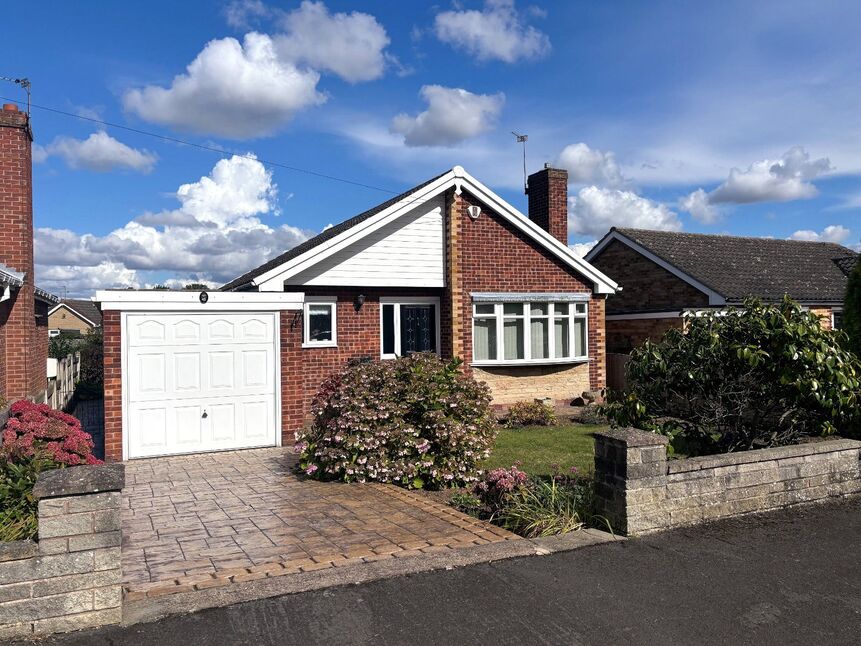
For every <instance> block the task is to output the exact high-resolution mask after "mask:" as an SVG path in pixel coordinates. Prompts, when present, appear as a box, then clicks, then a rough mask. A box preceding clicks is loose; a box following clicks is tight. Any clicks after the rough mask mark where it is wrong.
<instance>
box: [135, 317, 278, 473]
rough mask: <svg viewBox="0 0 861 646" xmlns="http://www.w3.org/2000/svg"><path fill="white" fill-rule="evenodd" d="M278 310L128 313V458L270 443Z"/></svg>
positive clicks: (273, 440)
mask: <svg viewBox="0 0 861 646" xmlns="http://www.w3.org/2000/svg"><path fill="white" fill-rule="evenodd" d="M277 316H278V314H271V313H265V314H256V313H235V312H232V313H223V314H219V313H215V314H209V313H207V314H197V313H195V314H173V313H170V314H168V313H158V312H154V313H148V314H128V315H127V318H126V328H125V339H126V344H125V353H126V356H125V363H126V371H125V374H126V375H127V376H128V378H127V383H126V384H124V386H125V390H126V392H127V408H126V419H127V433H128V457H129V458H141V457H148V456H154V455H171V454H177V453H196V452H200V451H219V450H225V449H239V448H250V447H259V446H274V445H275V444H276V433H277V422H276V419H277V410H276V402H277V398H276V381H277V379H276V375H277V366H278V362H277V355H276V333H277V325H276V321H277V318H276V317H277Z"/></svg>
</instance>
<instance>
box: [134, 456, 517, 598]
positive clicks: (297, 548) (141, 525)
mask: <svg viewBox="0 0 861 646" xmlns="http://www.w3.org/2000/svg"><path fill="white" fill-rule="evenodd" d="M295 463H296V457H295V456H294V455H293V454H292V452H291V451H290V450H289V449H281V448H279V449H254V450H247V451H231V452H225V453H208V454H202V455H194V456H183V457H165V458H156V459H148V460H135V461H131V462H128V463H127V466H126V488H125V489H124V490H123V555H122V556H123V575H124V580H125V584H124V588H125V594H126V599H127V600H135V599H141V598H143V597H154V596H160V595H164V594H171V593H176V592H187V591H191V590H202V589H206V588H212V587H216V586H222V585H227V584H230V583H241V582H245V581H252V580H255V579H261V578H265V577H267V576H280V575H286V574H292V573H298V572H308V571H313V570H320V569H325V568H331V567H343V566H346V565H355V564H359V563H367V562H372V561H379V560H383V559H392V558H404V557H408V556H418V555H421V554H426V553H434V552H440V551H446V550H452V549H459V548H467V547H471V546H474V545H482V544H485V543H492V542H498V541H506V540H516V539H517V538H518V537H517V536H515V535H514V534H511V533H509V532H506V531H505V530H503V529H500V528H498V527H495V526H493V525H490V524H488V523H484V522H481V521H478V520H476V519H474V518H471V517H469V516H466V515H464V514H461V513H459V512H456V511H454V510H453V509H451V508H450V507H447V506H446V505H444V504H441V503H439V502H436V501H434V500H430V499H428V498H427V497H425V496H423V495H421V494H419V493H414V492H409V491H405V490H403V489H400V488H398V487H394V486H389V485H378V484H364V485H361V484H351V485H345V484H340V483H322V482H316V481H312V480H304V479H302V478H300V477H298V476H297V475H295V474H294V473H293V468H294V465H295Z"/></svg>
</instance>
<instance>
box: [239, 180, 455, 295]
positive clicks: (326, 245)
mask: <svg viewBox="0 0 861 646" xmlns="http://www.w3.org/2000/svg"><path fill="white" fill-rule="evenodd" d="M456 168H457V167H455V169H456ZM455 169H452V170H450V171H449V172H447V173H446V174H445V175H443V176H442V177H440V178H439V179H437V180H436V181H434V182H432V183H431V184H428V185H427V186H425V187H423V188H420V189H419V190H417V191H415V192H414V193H411V194H410V195H408V196H407V197H405V198H404V199H403V200H401V201H400V202H397V203H395V204H392V205H391V206H390V207H388V208H387V209H384V210H382V211H380V212H379V213H377V214H375V215H373V216H372V217H370V218H368V219H367V220H365V221H364V222H360V223H359V224H357V225H355V226H353V227H350V228H349V229H347V230H346V231H344V232H343V233H341V234H339V235H337V236H335V237H334V238H332V239H330V240H326V242H323V243H321V244H319V245H317V246H316V247H314V248H313V249H309V250H308V251H306V252H305V253H303V254H301V255H299V256H297V257H295V258H292V259H291V260H288V261H287V262H285V263H284V264H283V265H280V266H278V267H275V268H274V269H270V270H269V271H267V272H266V273H265V274H261V275H260V276H258V277H257V278H254V279H253V280H252V281H251V282H252V283H253V284H254V285H256V286H258V287H259V289H260V291H265V292H270V291H272V292H275V291H281V290H283V289H284V284H283V283H284V281H285V280H286V279H287V278H290V277H291V276H295V275H296V274H299V273H301V272H303V271H305V270H306V269H308V268H310V267H312V266H313V265H315V264H317V263H318V262H320V261H321V260H325V259H326V258H328V257H329V256H331V255H332V254H335V253H337V252H338V251H340V250H341V249H343V248H344V247H347V246H349V245H351V244H353V243H354V242H356V241H358V240H361V239H362V238H364V237H365V236H367V235H369V234H371V233H373V232H374V231H376V230H377V229H380V228H382V227H384V226H385V225H386V224H388V223H389V222H391V221H392V220H395V219H397V218H398V217H399V216H401V215H403V214H404V213H405V212H407V211H410V210H412V209H413V208H414V207H416V206H418V204H419V203H421V202H425V201H429V200H430V199H431V198H433V197H435V196H436V195H437V193H439V192H440V191H442V190H445V189H447V188H448V187H449V186H450V185H451V184H452V182H453V180H454V177H455Z"/></svg>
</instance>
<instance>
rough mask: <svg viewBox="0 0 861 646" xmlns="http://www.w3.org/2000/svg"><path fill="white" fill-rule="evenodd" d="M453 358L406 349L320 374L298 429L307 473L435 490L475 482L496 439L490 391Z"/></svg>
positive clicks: (301, 459) (303, 465)
mask: <svg viewBox="0 0 861 646" xmlns="http://www.w3.org/2000/svg"><path fill="white" fill-rule="evenodd" d="M459 366H460V361H459V360H453V361H444V360H442V359H440V358H439V357H437V356H436V355H434V354H430V353H422V354H413V355H410V356H408V357H404V358H401V359H395V360H392V361H377V362H373V363H360V364H356V365H351V366H348V367H347V368H346V369H344V370H343V371H342V372H340V373H337V374H335V375H333V376H332V377H330V378H329V379H327V380H326V381H325V382H324V383H323V385H322V386H321V387H320V390H319V391H318V392H317V395H316V396H315V398H314V401H313V404H312V414H313V423H312V425H311V426H310V428H308V429H307V430H305V431H302V432H300V433H299V434H298V437H297V440H298V444H297V447H296V448H297V450H298V451H299V452H301V458H300V467H301V468H302V469H303V470H304V471H305V473H306V474H307V475H308V476H311V477H314V478H320V479H327V480H333V479H336V480H342V481H344V482H370V481H375V482H389V483H394V484H399V485H401V486H404V487H408V488H416V489H421V488H434V489H435V488H440V487H447V486H462V485H464V484H466V483H471V482H475V481H476V480H477V476H476V464H477V463H478V462H479V461H480V460H482V459H484V458H486V457H487V456H488V455H489V453H490V447H491V446H492V444H493V441H494V439H495V437H496V424H495V420H494V418H493V415H492V414H491V412H490V391H489V389H488V388H487V386H485V385H484V384H482V383H479V382H477V381H476V380H475V379H474V378H473V377H472V376H470V375H467V374H465V373H463V372H462V371H461V370H460V369H459Z"/></svg>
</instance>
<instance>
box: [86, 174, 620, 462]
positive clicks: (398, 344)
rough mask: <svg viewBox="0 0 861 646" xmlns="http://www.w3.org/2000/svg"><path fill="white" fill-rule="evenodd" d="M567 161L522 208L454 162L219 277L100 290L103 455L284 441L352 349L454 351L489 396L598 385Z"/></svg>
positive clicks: (597, 285) (593, 282)
mask: <svg viewBox="0 0 861 646" xmlns="http://www.w3.org/2000/svg"><path fill="white" fill-rule="evenodd" d="M567 182H568V176H567V173H566V171H564V170H558V169H553V168H549V167H546V168H545V169H543V170H541V171H540V172H538V173H535V174H533V175H532V176H531V177H529V181H528V186H529V189H528V195H529V215H528V217H527V216H525V215H523V214H521V213H520V212H518V211H517V210H516V209H515V208H514V207H512V206H511V205H510V204H508V203H507V202H505V201H504V200H503V199H502V198H500V197H499V196H498V195H496V194H495V193H494V192H493V191H491V190H490V189H489V188H487V187H486V186H485V185H484V184H482V183H481V182H479V181H478V180H477V179H475V178H473V177H472V176H471V175H469V174H468V173H467V172H466V171H464V170H463V168H461V167H459V166H456V167H454V168H453V169H452V170H449V171H447V172H445V173H443V174H441V175H439V176H437V177H434V178H433V179H430V180H428V181H426V182H424V183H422V184H420V185H419V186H416V187H415V188H413V189H410V190H409V191H407V192H405V193H403V194H401V195H398V196H397V197H394V198H392V199H390V200H388V201H387V202H384V203H383V204H380V205H379V206H376V207H374V208H372V209H370V210H368V211H365V212H364V213H361V214H359V215H357V216H355V217H353V218H351V219H349V220H347V221H345V222H343V223H341V224H338V225H336V226H333V227H330V228H328V229H326V230H325V231H323V232H322V233H321V234H320V235H318V236H317V237H315V238H313V239H311V240H308V241H307V242H304V243H303V244H300V245H299V246H297V247H295V248H293V249H291V250H289V251H287V252H286V253H284V254H282V255H280V256H278V257H276V258H273V259H272V260H270V261H268V262H266V263H264V264H263V265H261V266H260V267H258V268H256V269H254V270H253V271H250V272H248V273H246V274H244V275H242V276H240V277H239V278H237V279H236V280H233V281H231V282H230V283H228V284H227V285H224V286H223V287H222V289H221V291H216V292H212V293H207V292H187V291H186V292H169V291H124V290H117V291H102V292H99V293H98V294H97V298H96V300H97V301H99V302H100V304H101V309H102V315H103V318H102V320H103V333H104V340H105V438H106V439H105V449H106V456H107V458H108V459H113V460H120V459H126V458H135V457H145V456H151V455H163V454H171V453H189V452H197V451H207V450H218V449H232V448H243V447H252V446H274V445H280V444H282V443H284V444H287V443H291V442H292V441H293V437H294V432H295V431H296V430H298V429H300V428H301V427H302V426H303V424H304V423H306V421H307V419H308V417H309V413H310V405H311V400H312V398H313V396H314V394H315V393H316V391H317V389H318V387H319V386H320V384H321V382H322V381H323V380H324V379H326V378H327V377H328V376H329V375H331V374H332V373H334V372H336V371H337V370H339V369H340V368H341V367H343V366H344V365H345V364H346V363H347V362H348V361H351V360H386V359H389V358H393V357H397V356H400V355H404V354H407V353H410V352H415V351H430V352H437V353H439V354H440V355H442V356H444V357H460V358H462V359H463V360H464V362H465V368H464V369H466V370H469V371H471V372H472V373H473V374H474V375H475V377H476V378H478V379H480V380H482V381H484V382H486V383H487V384H488V385H489V386H490V388H491V391H492V393H493V398H494V401H495V402H496V403H497V404H502V405H504V404H507V403H511V402H515V401H519V400H531V399H533V398H539V397H540V398H550V399H553V400H557V401H570V400H571V399H572V398H573V397H576V396H579V395H580V394H581V393H582V392H583V391H587V390H593V389H598V388H601V387H603V386H604V380H605V357H604V303H605V298H606V297H607V296H608V295H609V294H613V293H614V292H615V291H616V283H615V282H614V281H613V280H611V279H610V278H608V277H607V276H606V275H605V274H604V273H602V272H601V271H598V270H597V269H595V267H593V266H592V265H590V264H589V263H588V262H586V261H585V260H583V259H582V258H580V257H578V256H577V255H576V254H574V253H573V252H572V251H571V250H570V249H569V247H568V245H567V219H568V217H567Z"/></svg>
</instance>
